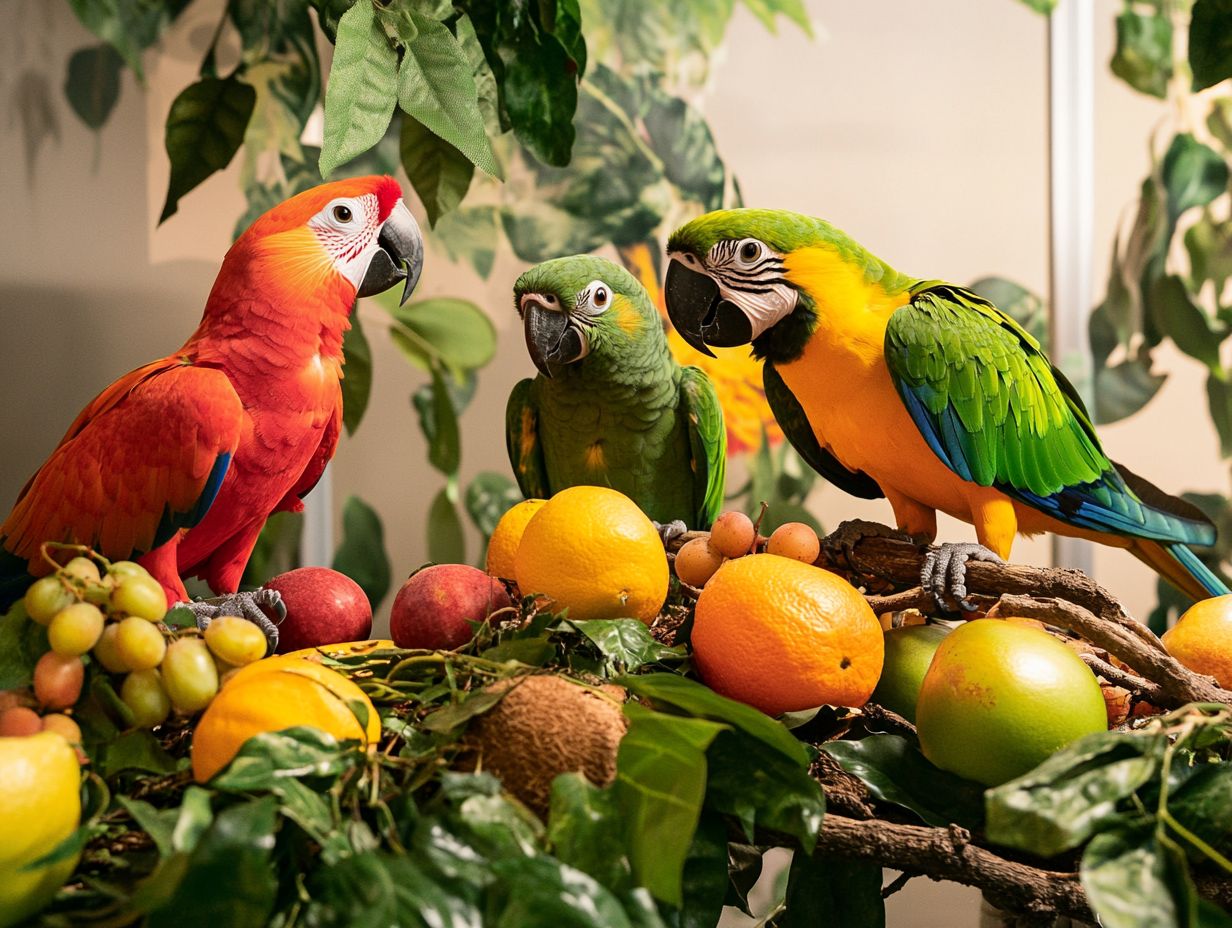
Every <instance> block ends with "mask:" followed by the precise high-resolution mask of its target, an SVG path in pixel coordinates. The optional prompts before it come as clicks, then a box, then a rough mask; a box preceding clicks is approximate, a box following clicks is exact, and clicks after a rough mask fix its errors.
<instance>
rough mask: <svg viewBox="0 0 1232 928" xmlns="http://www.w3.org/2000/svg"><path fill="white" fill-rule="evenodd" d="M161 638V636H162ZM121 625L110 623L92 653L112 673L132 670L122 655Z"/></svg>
mask: <svg viewBox="0 0 1232 928" xmlns="http://www.w3.org/2000/svg"><path fill="white" fill-rule="evenodd" d="M160 637H161V636H160ZM119 639H120V623H119V622H108V623H107V624H106V625H105V626H103V633H102V634H101V635H99V637H98V644H96V645H95V646H94V650H93V651H92V652H91V653H92V654H93V655H94V657H95V658H96V659H97V660H98V662H99V663H100V664H102V665H103V667H104V668H106V669H107V670H109V671H110V672H111V673H128V671H130V670H132V668H131V667H129V666H128V663H127V662H126V661H125V660H124V656H123V655H122V654H121V653H120V641H119Z"/></svg>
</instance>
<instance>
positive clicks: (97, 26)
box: [69, 0, 189, 80]
mask: <svg viewBox="0 0 1232 928" xmlns="http://www.w3.org/2000/svg"><path fill="white" fill-rule="evenodd" d="M188 3H189V0H167V2H164V3H151V2H148V0H69V5H70V6H71V7H72V8H73V12H74V13H76V14H77V18H78V19H80V20H81V24H82V25H83V26H85V27H86V28H87V29H89V30H90V31H91V32H93V33H94V34H95V35H96V36H98V37H99V38H100V39H102V40H103V41H104V42H108V43H110V44H111V45H112V46H113V47H114V48H115V50H116V51H118V52H119V53H120V54H121V55H122V56H123V58H124V60H125V61H126V62H127V63H128V66H129V67H130V68H132V69H133V72H134V73H135V74H136V75H137V79H138V80H144V79H145V78H144V76H143V74H144V72H143V71H142V69H141V53H142V52H143V51H144V50H145V49H147V48H149V47H150V46H151V45H153V44H154V43H155V42H157V41H158V38H159V36H160V35H161V34H162V31H163V29H165V28H166V27H167V25H168V24H169V23H171V22H173V21H174V20H175V18H176V17H177V16H179V15H180V13H181V12H182V11H183V9H184V7H186V6H188Z"/></svg>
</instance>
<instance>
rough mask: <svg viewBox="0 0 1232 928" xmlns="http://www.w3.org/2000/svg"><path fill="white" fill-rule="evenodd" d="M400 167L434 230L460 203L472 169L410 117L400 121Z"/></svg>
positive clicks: (449, 147) (442, 141)
mask: <svg viewBox="0 0 1232 928" xmlns="http://www.w3.org/2000/svg"><path fill="white" fill-rule="evenodd" d="M401 148H402V167H403V168H404V169H405V170H406V176H407V177H408V178H409V179H410V181H411V185H412V186H413V187H414V188H415V192H416V193H417V194H419V199H420V200H421V201H423V205H424V209H425V210H427V212H428V222H429V224H430V225H432V226H435V225H436V223H437V221H438V220H439V219H440V218H441V217H442V216H443V215H445V214H446V213H448V212H451V211H452V210H453V209H454V208H456V207H457V205H458V204H459V203H461V202H462V198H463V197H465V196H466V191H467V190H468V189H469V188H470V185H471V177H472V176H473V175H474V173H475V166H474V165H473V164H472V163H471V162H470V161H469V160H467V158H466V156H465V155H463V154H462V153H461V152H460V151H458V150H457V149H456V148H454V147H453V146H452V145H450V144H449V143H448V142H446V141H445V140H444V139H443V138H441V137H440V136H439V135H437V134H436V133H435V132H432V131H431V130H429V129H427V128H426V127H425V126H424V125H423V124H422V123H420V122H419V121H417V120H416V119H414V118H412V117H410V116H404V117H403V118H402V146H401Z"/></svg>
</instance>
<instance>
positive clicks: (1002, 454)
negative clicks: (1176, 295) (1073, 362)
mask: <svg viewBox="0 0 1232 928" xmlns="http://www.w3.org/2000/svg"><path fill="white" fill-rule="evenodd" d="M885 357H886V363H887V365H888V366H889V369H890V375H891V377H892V378H893V380H894V385H895V387H896V388H897V390H898V394H899V396H900V397H901V398H902V401H903V403H904V404H905V405H906V407H907V411H908V412H909V413H910V414H911V418H912V420H913V421H914V422H915V424H916V427H917V428H918V429H919V430H920V433H921V434H922V435H923V437H924V439H925V441H927V442H928V446H929V447H930V448H932V450H933V451H934V452H935V453H936V455H937V456H938V457H939V458H940V459H941V460H942V462H943V463H944V464H945V465H946V466H947V467H948V468H949V469H950V470H952V471H953V472H954V473H956V474H958V476H960V477H962V478H963V479H964V480H970V481H972V482H974V483H977V484H980V485H981V486H991V487H996V488H997V489H998V490H1001V491H1002V492H1003V493H1005V494H1006V495H1007V496H1010V497H1012V498H1014V499H1017V500H1019V501H1021V502H1023V503H1026V504H1027V505H1029V506H1032V507H1034V508H1036V509H1039V510H1041V511H1043V512H1045V513H1047V514H1048V515H1051V516H1053V517H1054V518H1056V519H1059V520H1060V521H1062V522H1065V523H1068V524H1070V525H1076V526H1081V527H1083V528H1090V529H1094V530H1096V531H1101V532H1113V533H1117V534H1124V535H1133V536H1137V537H1142V538H1150V539H1153V540H1158V541H1183V542H1189V543H1198V544H1202V543H1209V541H1205V539H1213V534H1214V533H1213V528H1212V526H1211V525H1210V524H1209V523H1206V522H1205V519H1203V520H1202V521H1201V522H1199V521H1197V520H1196V519H1194V518H1193V514H1192V511H1191V510H1192V507H1188V506H1186V505H1185V504H1183V503H1182V502H1181V501H1180V500H1173V499H1172V498H1171V497H1168V496H1166V495H1165V494H1164V493H1162V492H1160V491H1158V490H1156V489H1155V488H1153V487H1151V488H1150V489H1151V491H1153V493H1151V494H1147V493H1145V492H1144V491H1145V488H1146V487H1147V486H1149V485H1148V484H1146V483H1145V481H1142V480H1140V478H1136V477H1134V476H1133V475H1132V474H1129V473H1128V472H1122V471H1121V470H1120V469H1118V468H1117V466H1116V465H1114V464H1113V463H1112V462H1111V461H1109V460H1108V458H1107V457H1106V456H1105V455H1104V452H1103V449H1102V448H1101V447H1100V444H1099V439H1098V438H1097V437H1096V435H1095V430H1094V428H1093V427H1092V426H1091V420H1090V417H1089V416H1088V415H1087V411H1086V409H1085V408H1084V407H1083V405H1082V401H1081V400H1080V399H1079V398H1078V395H1077V393H1076V391H1075V390H1074V388H1073V387H1072V386H1071V385H1070V384H1069V382H1068V381H1066V380H1065V378H1064V377H1063V376H1062V375H1061V373H1060V372H1059V371H1057V370H1056V369H1055V368H1053V366H1052V364H1051V363H1050V362H1049V361H1048V358H1047V357H1045V356H1044V353H1043V352H1042V351H1041V350H1040V346H1039V343H1038V342H1037V341H1036V340H1035V339H1034V338H1032V337H1031V336H1030V335H1029V334H1028V333H1027V332H1026V331H1025V330H1024V329H1023V328H1022V327H1021V326H1020V325H1018V323H1016V322H1015V321H1014V320H1013V319H1011V318H1010V317H1009V316H1007V315H1006V314H1005V313H1003V312H1001V311H1000V310H999V309H997V308H996V307H995V306H993V305H992V304H991V303H989V302H988V301H987V300H985V299H983V298H981V297H979V296H977V295H976V294H974V293H972V292H970V291H969V290H964V289H962V288H961V287H954V286H951V285H949V284H944V283H941V282H939V281H926V282H923V283H921V284H918V285H917V286H916V289H915V290H914V292H913V294H912V299H911V302H909V303H908V304H907V305H905V306H903V307H901V308H899V309H898V310H896V311H895V312H894V314H893V315H892V316H891V317H890V321H889V325H888V326H887V328H886V336H885ZM1148 496H1149V499H1148V498H1147V497H1148Z"/></svg>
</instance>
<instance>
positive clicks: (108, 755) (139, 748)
mask: <svg viewBox="0 0 1232 928" xmlns="http://www.w3.org/2000/svg"><path fill="white" fill-rule="evenodd" d="M100 753H101V757H99V756H95V757H94V760H95V763H97V764H98V769H99V775H100V776H102V777H103V778H104V779H105V778H108V777H111V776H114V775H115V774H117V773H119V772H120V771H122V770H142V771H144V772H146V773H153V774H157V775H159V776H164V775H166V774H168V773H175V772H176V771H177V770H179V769H180V767H181V765H182V763H186V762H181V761H180V760H177V759H176V758H174V757H172V756H171V755H170V754H168V753H167V751H166V749H165V748H163V746H162V745H161V744H160V743H159V741H158V739H157V738H156V737H154V733H153V732H151V731H148V730H146V729H141V728H134V729H132V730H131V731H126V732H124V733H123V734H122V735H120V736H119V737H118V738H116V739H115V740H114V741H112V742H111V743H110V744H108V745H107V746H106V747H105V748H104V749H103V750H102V751H101V752H97V751H96V752H95V754H96V755H98V754H100Z"/></svg>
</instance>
